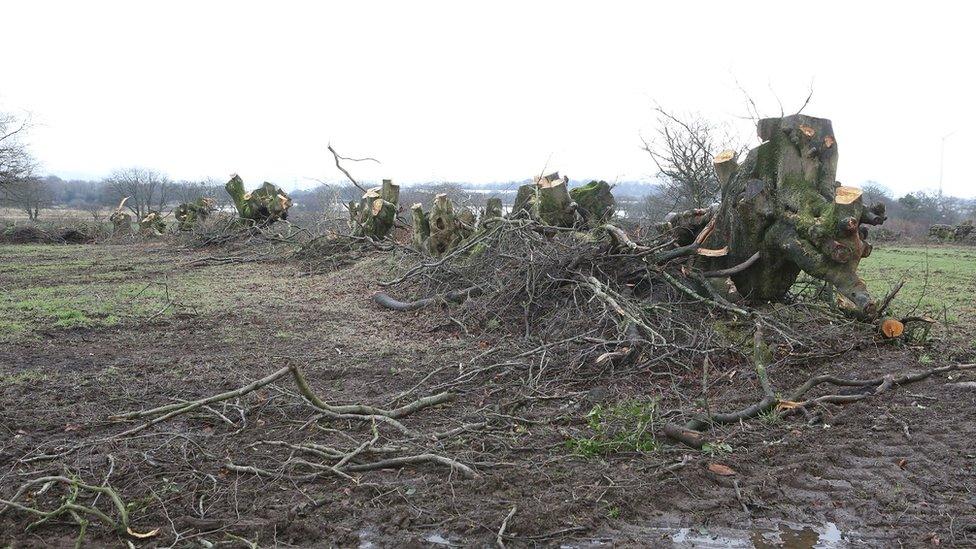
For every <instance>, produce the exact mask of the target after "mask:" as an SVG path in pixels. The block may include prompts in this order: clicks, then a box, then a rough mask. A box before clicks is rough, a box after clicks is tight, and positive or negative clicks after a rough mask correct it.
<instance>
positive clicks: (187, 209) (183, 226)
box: [173, 196, 217, 231]
mask: <svg viewBox="0 0 976 549" xmlns="http://www.w3.org/2000/svg"><path fill="white" fill-rule="evenodd" d="M215 211H217V201H216V200H214V199H213V198H210V197H206V196H205V197H201V198H198V199H196V200H194V201H193V202H184V203H182V204H180V205H179V206H177V207H176V208H175V209H174V210H173V217H175V218H176V221H177V223H178V226H177V227H178V228H179V230H181V231H189V230H191V229H193V227H195V226H196V224H197V223H202V222H204V221H206V220H207V218H208V217H210V214H211V213H213V212H215Z"/></svg>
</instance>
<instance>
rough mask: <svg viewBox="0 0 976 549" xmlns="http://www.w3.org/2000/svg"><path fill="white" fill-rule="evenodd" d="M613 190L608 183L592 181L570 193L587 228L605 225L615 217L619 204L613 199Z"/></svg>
mask: <svg viewBox="0 0 976 549" xmlns="http://www.w3.org/2000/svg"><path fill="white" fill-rule="evenodd" d="M612 188H613V187H612V186H611V185H610V184H609V183H607V182H606V181H590V182H589V183H587V184H586V185H583V186H581V187H576V188H575V189H571V190H570V191H569V196H570V197H571V198H572V199H573V201H574V202H576V205H577V212H579V214H580V216H582V218H583V221H584V222H585V223H586V225H587V226H589V227H597V226H599V225H603V224H604V223H606V222H608V221H610V218H612V217H613V214H614V213H615V212H616V209H617V203H616V201H615V200H614V199H613V193H612V192H611V189H612Z"/></svg>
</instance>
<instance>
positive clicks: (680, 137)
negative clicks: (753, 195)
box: [642, 107, 741, 209]
mask: <svg viewBox="0 0 976 549" xmlns="http://www.w3.org/2000/svg"><path fill="white" fill-rule="evenodd" d="M655 111H656V112H657V114H658V124H659V127H658V130H657V134H656V135H655V136H654V137H653V138H651V139H644V138H642V140H643V141H644V150H645V151H647V153H648V154H649V155H650V156H651V159H652V160H653V161H654V164H655V165H656V166H657V169H658V171H659V172H660V178H661V180H662V182H661V184H662V186H663V190H664V197H659V198H664V199H665V201H670V202H672V209H687V208H704V207H706V206H709V205H710V204H712V203H714V202H717V201H718V197H719V181H718V178H717V177H716V175H715V169H714V167H713V164H712V160H713V159H714V158H715V155H717V154H719V153H720V152H722V151H724V150H732V151H735V152H738V151H739V150H740V148H741V146H740V144H739V143H737V142H736V140H735V139H734V138H733V137H732V136H731V134H730V133H729V132H728V131H726V129H725V128H723V127H722V126H721V125H719V124H716V123H714V122H711V121H709V120H706V119H705V118H703V117H702V116H700V115H697V114H693V115H689V116H684V117H679V116H678V115H675V114H673V113H670V112H668V111H666V110H664V109H663V108H661V107H657V108H656V109H655Z"/></svg>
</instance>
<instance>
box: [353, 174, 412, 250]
mask: <svg viewBox="0 0 976 549" xmlns="http://www.w3.org/2000/svg"><path fill="white" fill-rule="evenodd" d="M399 204H400V187H399V186H398V185H394V184H393V181H391V180H389V179H384V180H383V185H382V186H381V187H374V188H372V189H369V190H368V191H366V193H365V194H364V195H363V197H362V198H361V199H360V200H359V202H356V201H355V200H353V201H351V202H349V225H350V228H351V229H352V234H353V235H354V236H368V237H370V238H374V239H379V238H383V237H385V236H386V235H388V234H390V231H392V230H393V226H394V224H395V223H396V215H397V209H398V207H399Z"/></svg>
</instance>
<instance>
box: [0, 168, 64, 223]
mask: <svg viewBox="0 0 976 549" xmlns="http://www.w3.org/2000/svg"><path fill="white" fill-rule="evenodd" d="M2 199H3V202H4V203H6V204H9V205H10V206H13V207H15V208H17V209H19V210H21V211H23V212H24V213H26V214H27V218H28V219H30V220H31V221H37V220H38V218H39V217H40V214H41V210H43V209H45V208H48V207H50V206H51V202H52V196H51V189H50V187H49V186H48V184H47V182H46V181H44V180H43V179H41V178H40V177H35V176H27V177H22V178H20V179H17V180H15V181H11V182H8V183H7V184H6V185H4V189H3V197H2Z"/></svg>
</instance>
